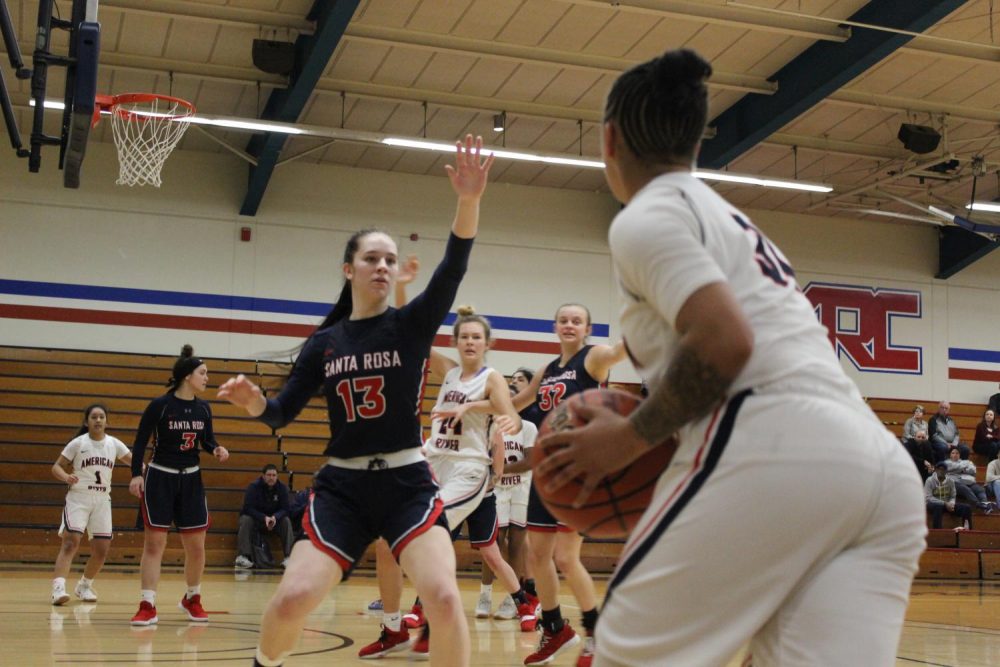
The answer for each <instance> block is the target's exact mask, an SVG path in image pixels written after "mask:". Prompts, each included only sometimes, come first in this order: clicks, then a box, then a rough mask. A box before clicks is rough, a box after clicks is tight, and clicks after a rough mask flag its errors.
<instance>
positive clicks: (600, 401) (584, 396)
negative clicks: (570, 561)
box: [531, 389, 677, 538]
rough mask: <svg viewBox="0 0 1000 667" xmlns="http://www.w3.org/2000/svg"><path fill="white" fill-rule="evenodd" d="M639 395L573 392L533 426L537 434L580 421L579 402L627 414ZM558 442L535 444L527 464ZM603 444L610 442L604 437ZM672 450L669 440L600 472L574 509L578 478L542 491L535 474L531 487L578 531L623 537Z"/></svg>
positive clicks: (542, 482)
mask: <svg viewBox="0 0 1000 667" xmlns="http://www.w3.org/2000/svg"><path fill="white" fill-rule="evenodd" d="M641 400H642V399H641V398H640V397H639V396H636V395H633V394H629V393H627V392H624V391H620V390H617V389H588V390H587V391H584V392H581V393H579V394H574V395H573V396H570V397H569V398H568V399H566V400H565V401H563V402H562V403H560V404H559V406H558V407H556V408H555V409H554V410H553V411H552V412H550V413H549V414H548V416H547V417H546V418H545V421H543V422H542V425H541V428H539V429H538V437H539V439H541V438H542V437H543V436H545V435H546V434H548V433H552V432H556V431H564V430H566V429H571V428H574V427H576V426H581V425H583V421H582V420H580V419H579V417H577V415H576V409H577V408H579V407H580V406H582V405H587V406H594V407H598V406H599V407H604V408H608V409H609V410H614V411H615V412H617V413H618V414H620V415H627V414H629V413H630V412H632V411H633V410H635V408H636V406H638V405H639V403H640V401H641ZM561 446H562V445H554V446H552V447H551V448H549V449H548V450H546V449H545V448H543V447H540V446H535V447H532V448H531V457H532V459H531V463H532V467H535V466H537V465H538V464H539V463H541V462H542V461H543V460H544V459H545V457H546V456H548V455H549V454H550V453H551V452H553V451H556V450H557V449H558V448H560V447H561ZM608 446H609V447H614V446H615V445H614V443H610V442H609V443H608ZM676 449H677V443H676V441H673V440H672V441H671V442H670V443H664V444H663V445H661V446H659V447H654V448H652V449H651V450H650V451H649V452H647V453H646V454H643V455H642V456H641V457H639V458H638V459H636V460H635V461H633V462H632V464H631V465H629V466H628V467H626V468H623V469H622V470H619V471H618V472H615V473H613V474H611V475H609V476H607V477H605V478H604V479H603V480H602V481H601V482H600V484H598V485H597V487H596V488H595V489H594V492H593V493H592V494H591V495H590V497H589V498H587V500H586V502H585V504H584V505H583V506H582V507H579V508H575V507H573V500H574V499H575V498H576V496H577V494H579V493H580V487H581V486H582V480H581V479H579V478H577V479H575V480H573V481H571V482H570V483H569V484H566V485H565V486H564V487H562V488H561V489H559V490H558V491H555V492H549V491H546V490H545V484H546V482H548V477H541V476H539V475H538V473H535V483H536V490H537V491H538V495H539V497H540V498H541V499H542V502H543V503H544V504H545V507H546V508H548V510H549V512H551V513H552V516H554V517H555V518H557V519H558V520H559V521H561V522H562V523H565V524H566V525H567V526H570V527H572V528H574V529H575V530H577V531H579V532H580V533H583V534H584V535H588V536H590V537H605V538H621V537H627V536H628V534H629V533H630V532H631V531H632V528H633V527H634V526H635V524H636V523H637V522H638V521H639V517H641V516H642V513H643V512H645V511H646V508H647V507H648V506H649V503H650V501H651V500H652V497H653V489H654V488H655V487H656V482H657V480H658V479H659V477H660V474H661V473H662V472H663V471H664V470H665V469H666V467H667V465H668V464H669V463H670V459H671V458H672V457H673V455H674V451H675V450H676Z"/></svg>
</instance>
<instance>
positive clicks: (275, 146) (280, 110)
mask: <svg viewBox="0 0 1000 667" xmlns="http://www.w3.org/2000/svg"><path fill="white" fill-rule="evenodd" d="M359 2H360V0H316V2H315V4H314V5H313V8H312V10H311V11H310V13H309V16H308V17H307V18H308V19H310V20H315V22H316V32H315V34H313V35H308V36H307V35H300V36H299V38H298V39H297V40H296V53H297V58H296V63H295V70H294V71H293V72H292V76H291V77H290V80H291V84H290V85H289V86H288V88H280V89H276V90H273V91H271V95H270V97H269V98H268V100H267V104H265V106H264V111H263V113H261V118H263V119H266V120H276V121H282V122H286V123H294V122H296V121H297V120H298V119H299V114H301V113H302V110H303V109H304V108H305V105H306V102H307V101H308V100H309V98H310V97H311V96H312V94H313V91H314V90H315V88H316V83H317V82H318V81H319V80H320V77H321V76H322V75H323V72H324V71H325V70H326V68H327V66H328V65H329V63H330V58H331V57H332V56H333V52H334V51H335V50H336V48H337V44H339V43H340V39H341V37H343V35H344V30H345V29H346V28H347V24H348V23H349V22H350V20H351V17H352V16H354V12H355V10H356V9H357V8H358V4H359ZM287 139H288V135H286V134H280V133H276V132H268V133H266V134H259V135H255V136H254V138H253V139H251V140H250V143H249V144H248V145H247V153H249V154H250V155H252V156H254V157H255V158H256V159H257V164H256V165H250V167H249V169H250V177H249V182H248V184H247V194H246V197H245V198H244V199H243V205H242V206H241V207H240V214H241V215H256V214H257V209H258V208H259V207H260V202H261V200H262V199H263V198H264V192H265V191H266V190H267V185H268V183H269V182H270V180H271V175H272V174H273V173H274V168H275V166H276V165H277V164H278V157H279V156H280V154H281V149H282V148H283V147H284V145H285V142H286V140H287Z"/></svg>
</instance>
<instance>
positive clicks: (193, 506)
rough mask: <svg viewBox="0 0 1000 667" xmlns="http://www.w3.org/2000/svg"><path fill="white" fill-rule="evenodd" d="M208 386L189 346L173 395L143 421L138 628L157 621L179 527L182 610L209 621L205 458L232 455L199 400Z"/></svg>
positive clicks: (178, 365) (136, 479) (139, 436)
mask: <svg viewBox="0 0 1000 667" xmlns="http://www.w3.org/2000/svg"><path fill="white" fill-rule="evenodd" d="M207 385H208V366H206V365H205V363H204V362H203V361H202V360H201V359H199V358H198V357H196V356H194V350H193V349H192V348H191V346H190V345H185V346H184V347H183V348H182V349H181V356H180V357H178V358H177V361H175V362H174V368H173V374H172V375H171V378H170V381H169V382H168V383H167V386H168V387H170V389H169V391H167V393H166V394H164V395H163V396H160V397H159V398H154V399H153V400H152V402H150V404H149V405H148V406H147V407H146V410H145V412H143V413H142V419H141V420H140V421H139V429H138V432H137V433H136V436H135V444H134V445H133V447H132V454H133V459H132V481H131V483H129V487H128V488H129V492H130V493H131V494H132V495H133V496H136V497H137V498H139V506H140V510H141V512H142V521H143V524H144V525H145V531H144V533H143V545H142V562H141V563H140V565H139V572H140V577H141V580H142V584H141V585H142V591H141V600H140V602H139V611H138V612H136V614H135V616H133V617H132V625H152V624H154V623H156V622H157V620H158V618H157V615H156V586H157V584H159V582H160V563H161V562H162V560H163V550H164V548H166V546H167V531H168V530H170V525H171V524H173V525H175V526H177V530H178V531H179V532H180V534H181V544H182V545H183V546H184V579H185V581H186V582H187V591H186V592H185V594H184V597H182V598H181V601H180V602H179V603H178V606H179V607H180V609H181V611H183V612H184V613H185V614H186V615H187V617H188V618H189V619H190V620H192V621H195V622H199V623H204V622H206V621H208V614H206V613H205V609H204V608H203V607H202V606H201V577H202V575H203V574H204V572H205V532H206V531H207V530H208V526H209V518H208V503H207V501H206V500H205V486H204V484H202V481H201V469H200V468H199V466H198V453H199V449H204V450H205V451H207V452H209V453H211V454H212V455H213V456H215V458H217V459H218V460H219V462H220V463H225V462H226V460H227V459H229V451H228V450H227V449H226V448H225V447H223V446H222V445H220V444H218V443H217V442H216V441H215V434H214V433H213V430H212V409H211V408H210V407H209V405H208V402H207V401H203V400H201V399H200V398H197V394H200V393H201V392H203V391H205V387H206V386H207ZM150 436H152V437H153V456H152V458H151V459H150V462H149V465H148V466H147V467H146V475H145V477H143V475H142V459H143V454H144V453H145V451H146V444H147V443H148V442H149V438H150Z"/></svg>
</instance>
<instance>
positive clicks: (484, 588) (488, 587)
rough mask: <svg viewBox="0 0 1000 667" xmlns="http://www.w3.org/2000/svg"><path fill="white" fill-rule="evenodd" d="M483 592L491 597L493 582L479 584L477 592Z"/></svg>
mask: <svg viewBox="0 0 1000 667" xmlns="http://www.w3.org/2000/svg"><path fill="white" fill-rule="evenodd" d="M483 593H485V594H486V595H488V596H490V597H493V584H479V594H480V595H482V594H483Z"/></svg>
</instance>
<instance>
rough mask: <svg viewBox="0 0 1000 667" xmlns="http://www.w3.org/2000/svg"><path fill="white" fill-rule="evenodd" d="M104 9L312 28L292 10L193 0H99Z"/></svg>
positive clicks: (214, 21)
mask: <svg viewBox="0 0 1000 667" xmlns="http://www.w3.org/2000/svg"><path fill="white" fill-rule="evenodd" d="M105 10H115V11H119V12H124V11H127V12H129V13H133V14H145V15H147V16H159V17H162V18H171V19H185V20H188V21H198V22H201V23H211V24H213V25H219V24H224V25H229V26H233V27H237V28H246V29H248V30H259V29H260V28H280V29H283V30H295V31H297V32H312V31H313V27H314V25H313V22H312V21H310V20H308V19H307V18H303V17H302V16H299V15H296V14H286V13H283V12H272V11H265V10H260V9H247V8H244V7H232V6H228V5H217V4H209V3H205V2H195V1H194V0H100V9H99V11H101V12H103V11H105Z"/></svg>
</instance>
